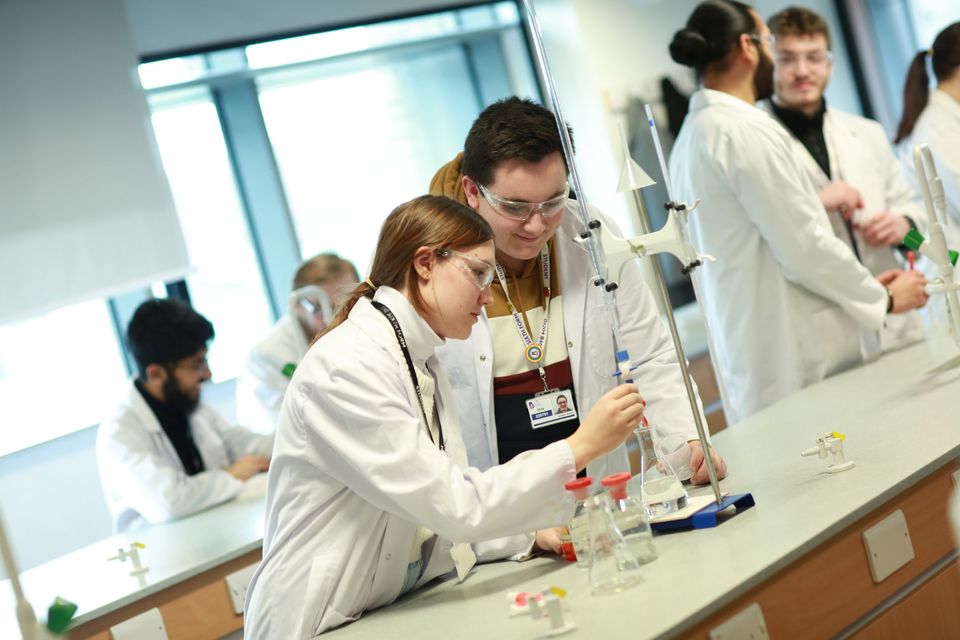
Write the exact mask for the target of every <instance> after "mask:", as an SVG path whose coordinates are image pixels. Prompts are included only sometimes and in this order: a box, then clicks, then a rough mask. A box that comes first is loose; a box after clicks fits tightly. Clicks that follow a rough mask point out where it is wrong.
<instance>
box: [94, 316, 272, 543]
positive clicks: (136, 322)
mask: <svg viewBox="0 0 960 640" xmlns="http://www.w3.org/2000/svg"><path fill="white" fill-rule="evenodd" d="M211 340H213V325H211V324H210V322H209V321H208V320H207V319H206V318H204V317H203V316H202V315H200V314H199V313H197V312H196V311H194V310H193V309H192V308H191V307H190V305H189V304H187V303H186V302H184V301H181V300H172V299H159V300H148V301H146V302H144V303H143V304H142V305H140V306H139V307H138V308H137V310H136V311H135V312H134V314H133V318H132V319H131V320H130V324H129V326H128V327H127V344H128V346H129V347H130V351H131V352H132V353H133V357H134V360H136V362H137V369H138V373H137V376H136V378H135V379H134V380H132V381H131V382H130V386H129V387H128V388H127V391H126V395H125V396H124V398H123V400H122V401H121V402H120V404H119V407H118V408H117V410H116V411H115V412H114V414H113V415H112V416H111V417H110V419H108V420H105V421H104V422H103V423H102V424H101V425H100V427H99V428H98V430H97V465H98V467H99V469H100V483H101V485H102V486H103V494H104V498H105V499H106V502H107V507H108V508H109V509H110V514H111V517H112V519H113V529H114V531H115V532H118V533H119V532H121V531H127V530H130V529H134V528H136V527H139V526H142V525H144V524H146V523H148V522H149V523H153V524H156V523H160V522H166V521H168V520H173V519H175V518H180V517H182V516H186V515H190V514H191V513H195V512H197V511H201V510H203V509H206V508H207V507H211V506H213V505H215V504H219V503H221V502H226V501H227V500H230V499H232V498H234V497H236V496H237V494H239V493H240V492H241V490H243V488H244V482H245V481H246V480H249V479H250V478H251V477H253V476H255V475H257V474H258V473H261V472H263V471H266V470H267V467H268V466H269V464H270V460H269V456H270V452H271V450H272V449H273V435H272V434H271V435H260V434H256V433H253V432H252V431H249V430H247V429H244V428H243V427H237V426H232V425H231V424H230V423H229V422H228V421H227V420H226V418H224V417H223V416H221V415H220V414H219V413H217V411H216V410H215V409H214V408H213V407H211V406H210V405H208V404H206V403H204V402H202V401H201V399H200V394H201V385H202V384H203V383H204V382H206V381H207V380H209V379H210V367H209V366H208V364H207V344H208V343H209V342H210V341H211Z"/></svg>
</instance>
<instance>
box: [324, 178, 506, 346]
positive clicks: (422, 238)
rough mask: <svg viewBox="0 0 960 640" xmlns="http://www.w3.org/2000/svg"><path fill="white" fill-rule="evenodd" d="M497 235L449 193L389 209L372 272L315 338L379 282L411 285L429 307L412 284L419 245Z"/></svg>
mask: <svg viewBox="0 0 960 640" xmlns="http://www.w3.org/2000/svg"><path fill="white" fill-rule="evenodd" d="M490 240H493V229H492V228H490V224H489V223H488V222H487V221H486V220H484V219H483V217H482V216H481V215H480V214H479V213H477V212H476V211H474V210H473V209H471V208H470V207H468V206H466V205H462V204H460V203H459V202H457V201H456V200H452V199H450V198H447V197H446V196H420V197H417V198H414V199H413V200H410V201H409V202H404V203H403V204H401V205H400V206H398V207H397V208H396V209H394V210H393V211H391V212H390V215H388V216H387V219H386V220H384V222H383V227H382V228H381V229H380V238H379V240H378V241H377V250H376V252H375V253H374V255H373V265H372V266H371V267H370V276H369V277H368V278H367V279H366V280H364V281H363V282H361V283H359V284H358V285H357V286H356V287H355V288H354V290H353V291H352V292H351V293H350V295H349V296H347V299H346V300H344V301H343V304H341V305H340V308H339V309H338V310H337V313H336V315H335V316H334V317H333V320H331V321H330V324H329V325H327V327H326V328H325V329H324V330H323V331H321V332H320V333H319V334H318V335H317V337H316V338H315V339H314V342H316V341H317V340H319V339H320V338H322V337H323V336H324V335H326V334H327V333H328V332H330V331H332V330H333V329H334V328H335V327H337V326H339V325H340V324H341V323H342V322H343V321H344V320H346V319H347V316H349V315H350V311H351V310H352V309H353V306H354V305H355V304H357V301H358V300H360V298H372V297H373V294H374V293H375V292H376V290H377V288H378V287H381V286H387V287H393V288H394V289H403V288H406V289H407V293H408V294H409V295H410V296H411V298H412V300H411V302H412V303H413V306H414V307H415V308H416V309H417V311H419V312H421V313H422V312H424V311H425V309H426V305H425V304H424V302H423V299H422V298H421V297H420V290H419V289H418V288H417V287H415V286H413V283H414V282H416V277H417V272H416V270H415V268H414V266H413V257H414V255H415V254H416V252H417V250H418V249H420V247H428V248H429V249H432V250H434V251H438V250H440V249H443V248H450V249H464V248H468V247H475V246H476V245H478V244H483V243H484V242H489V241H490Z"/></svg>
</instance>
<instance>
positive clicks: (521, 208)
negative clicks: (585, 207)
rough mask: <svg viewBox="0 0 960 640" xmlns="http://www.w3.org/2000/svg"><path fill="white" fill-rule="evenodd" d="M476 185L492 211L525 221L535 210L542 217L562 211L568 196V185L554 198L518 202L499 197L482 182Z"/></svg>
mask: <svg viewBox="0 0 960 640" xmlns="http://www.w3.org/2000/svg"><path fill="white" fill-rule="evenodd" d="M477 187H479V188H480V193H481V194H483V197H484V199H485V200H486V201H487V203H488V204H489V205H490V206H491V207H493V210H494V211H496V212H497V213H499V214H500V215H502V216H504V217H507V218H510V219H511V220H517V221H518V222H526V221H527V220H528V219H529V218H530V216H532V215H533V214H534V213H537V212H539V213H540V215H542V216H543V217H544V218H549V217H551V216H555V215H557V214H558V213H560V212H561V211H563V206H564V205H565V204H567V200H568V199H569V198H570V186H569V185H568V186H567V188H566V190H565V191H564V192H563V193H562V194H560V195H559V196H557V197H556V198H550V199H549V200H545V201H544V202H519V201H517V200H507V199H506V198H501V197H500V196H498V195H497V194H495V193H492V192H491V191H490V190H489V189H487V188H486V187H485V186H483V185H482V184H477Z"/></svg>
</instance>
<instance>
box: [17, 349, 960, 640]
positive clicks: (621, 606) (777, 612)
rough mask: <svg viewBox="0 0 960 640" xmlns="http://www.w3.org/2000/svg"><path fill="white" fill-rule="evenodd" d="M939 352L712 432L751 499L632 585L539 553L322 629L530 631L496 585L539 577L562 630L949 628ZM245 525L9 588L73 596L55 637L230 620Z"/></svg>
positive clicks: (184, 628) (955, 620)
mask: <svg viewBox="0 0 960 640" xmlns="http://www.w3.org/2000/svg"><path fill="white" fill-rule="evenodd" d="M953 354H956V348H955V347H954V346H953V345H952V344H951V343H948V342H934V343H922V344H917V345H914V346H911V347H909V348H906V349H903V350H901V351H897V352H894V353H889V354H886V355H884V356H882V357H881V358H879V359H878V360H877V361H875V362H872V363H869V364H867V365H865V366H863V367H861V368H858V369H856V370H852V371H849V372H846V373H843V374H840V375H837V376H834V377H832V378H830V379H828V380H826V381H823V382H821V383H819V384H816V385H814V386H812V387H809V388H807V389H805V390H803V391H802V392H800V393H797V394H795V395H793V396H791V397H789V398H787V399H786V400H784V401H782V402H780V403H778V404H777V405H775V406H773V407H770V408H768V409H767V410H765V411H763V412H761V413H759V414H757V415H755V416H753V417H751V418H750V419H748V420H746V421H744V422H742V423H740V424H738V425H735V426H734V427H732V428H729V429H726V430H725V431H723V432H722V433H720V434H718V435H717V436H715V437H714V438H713V442H714V444H715V446H716V447H717V449H718V450H719V451H720V452H721V453H722V454H723V456H724V457H725V459H726V460H727V464H728V467H729V469H730V475H729V477H728V478H727V479H726V480H724V481H723V482H722V483H721V486H722V488H723V490H724V491H729V492H731V493H740V492H745V491H749V492H751V493H752V494H753V496H754V497H755V499H756V503H757V504H756V507H754V508H751V509H747V510H745V511H743V512H741V513H738V514H737V515H735V516H733V517H730V518H729V519H727V520H726V521H725V522H723V523H722V524H721V525H720V526H718V527H716V528H714V529H704V530H697V531H684V532H680V533H671V534H664V535H659V536H657V538H656V545H657V549H658V551H659V554H660V557H659V558H658V559H657V560H656V561H654V562H652V563H650V564H648V565H644V566H643V574H644V582H643V583H642V584H640V585H638V586H636V587H633V588H632V589H629V590H627V591H624V592H621V593H617V594H612V595H604V596H599V595H597V596H595V595H591V594H590V589H589V583H588V579H587V574H586V572H585V571H584V570H581V569H578V568H577V567H576V566H574V565H572V564H568V563H565V562H563V561H561V560H558V559H555V558H536V559H534V560H531V561H528V562H524V563H510V562H502V563H493V564H488V565H481V566H478V567H476V568H475V569H474V571H473V574H472V575H471V576H470V577H469V578H468V579H467V580H466V581H465V582H464V583H462V584H459V585H458V584H456V583H455V581H452V580H448V581H445V582H441V583H438V584H435V585H433V586H430V587H428V588H425V589H421V590H419V591H416V592H413V593H411V594H408V595H407V596H405V597H404V598H401V599H400V600H399V601H397V602H396V603H394V604H393V605H391V606H389V607H385V608H383V609H380V610H377V611H372V612H367V613H365V614H364V615H363V616H362V617H361V618H360V620H358V621H357V622H354V623H352V624H350V625H347V626H345V627H342V628H340V629H337V630H334V631H332V632H330V634H329V637H330V638H331V639H332V640H349V639H350V638H408V637H410V638H412V637H416V638H418V639H420V640H423V639H429V638H443V639H444V640H448V639H449V638H480V637H484V638H533V637H537V636H538V635H541V634H543V633H544V632H545V631H546V630H547V628H548V624H547V621H546V620H544V619H540V620H532V619H528V618H526V617H519V618H517V617H514V618H509V617H508V615H507V611H508V607H507V600H506V594H507V593H508V592H510V591H519V590H535V589H539V588H541V587H542V586H544V585H551V586H558V587H561V588H562V589H564V590H566V592H567V597H566V601H567V603H568V606H569V611H568V613H567V615H568V616H569V617H570V619H572V620H573V621H574V622H575V623H576V625H577V629H576V630H575V631H573V632H572V633H570V634H568V635H566V636H562V637H584V638H597V637H605V638H621V637H622V638H631V640H636V639H639V638H674V637H682V638H687V637H689V638H707V637H709V634H710V632H711V630H715V629H717V628H719V627H720V626H721V625H723V624H724V623H727V624H734V625H737V624H739V625H741V626H740V629H741V630H742V631H744V632H747V631H749V630H756V629H758V628H759V625H760V624H761V623H760V619H761V618H762V621H763V623H762V624H763V625H764V626H765V629H766V636H767V637H771V638H774V639H777V638H797V637H802V638H827V637H838V636H839V637H855V638H861V639H866V638H898V637H906V636H910V637H931V638H932V637H960V607H958V606H957V604H956V603H957V602H960V570H958V565H957V561H956V556H957V542H956V539H955V538H954V535H953V531H952V529H951V527H950V524H949V517H948V502H949V501H950V500H951V499H953V492H954V486H955V482H957V480H956V478H955V476H954V472H955V471H957V470H958V468H960V466H958V463H957V458H958V455H960V369H953V370H952V371H948V372H946V373H943V374H940V375H938V376H930V375H928V374H927V372H928V371H929V370H931V369H932V368H933V367H935V366H937V365H939V364H941V363H942V362H944V361H945V360H948V359H949V358H950V357H951V356H952V355H953ZM830 431H838V432H842V433H844V434H845V435H846V440H845V452H846V455H847V458H848V459H852V460H854V461H855V462H856V466H855V467H854V468H853V469H851V470H849V471H844V472H841V473H836V474H828V473H825V471H826V468H827V464H828V463H829V460H821V459H819V458H816V457H813V458H801V457H800V455H799V454H800V452H801V451H802V450H804V449H807V448H809V447H811V446H812V445H813V443H814V441H815V439H816V438H817V437H818V436H820V435H823V434H824V433H825V432H830ZM695 491H696V492H704V491H707V490H706V489H703V488H700V489H696V490H695ZM898 510H899V511H900V512H901V513H902V516H903V522H905V525H906V530H907V532H908V536H909V540H908V544H909V549H910V550H912V553H913V558H912V559H904V560H901V561H899V562H904V563H903V564H902V566H899V568H897V569H896V570H895V571H893V572H892V573H891V574H890V575H889V576H887V577H885V578H884V579H883V580H881V581H880V582H879V583H875V582H874V579H873V574H872V573H871V568H870V566H871V565H870V562H869V560H868V557H867V551H866V547H865V545H864V536H863V534H864V532H866V531H870V532H871V533H870V534H868V537H870V536H871V535H873V534H875V533H876V532H877V531H879V532H880V534H881V535H880V540H881V541H883V540H886V542H885V543H884V544H885V545H887V546H883V545H881V546H877V547H872V549H876V551H875V552H876V553H877V554H878V558H877V559H875V562H874V564H875V566H881V565H883V564H884V562H885V563H886V564H887V565H888V566H889V565H890V563H891V562H893V563H894V566H897V565H898V561H897V560H896V558H898V557H901V556H902V554H903V549H904V544H903V542H902V541H900V543H899V544H898V542H897V540H895V539H894V540H893V542H892V546H890V540H889V539H890V537H891V535H894V534H895V535H894V537H897V536H900V533H899V532H900V529H898V528H897V527H898V525H897V521H898V520H899V516H898V515H897V514H896V512H897V511H898ZM875 525H880V526H875ZM262 526H263V503H262V499H249V500H240V501H235V502H232V503H229V504H225V505H222V506H220V507H217V508H215V509H211V510H209V511H206V512H203V513H200V514H197V515H195V516H192V517H190V518H186V519H184V520H181V521H177V522H173V523H169V524H166V525H162V526H156V527H151V528H149V529H145V530H143V531H141V532H137V533H136V534H134V535H125V536H115V537H113V538H110V539H107V540H105V541H103V542H101V543H97V544H96V545H92V546H90V547H87V548H85V549H82V550H80V551H77V552H74V553H72V554H69V555H67V556H64V557H63V558H59V559H57V560H54V561H52V562H50V563H47V564H46V565H42V566H40V567H36V568H34V569H31V570H30V571H27V572H25V575H24V576H23V579H24V585H25V589H26V591H27V595H28V597H29V598H30V600H31V601H32V602H33V604H34V606H35V607H36V608H37V609H39V608H40V605H42V606H46V604H48V603H49V602H50V601H51V600H52V598H53V596H55V595H63V596H64V597H66V598H68V599H70V600H73V601H75V602H77V603H78V604H79V605H80V610H79V612H78V618H77V622H76V626H75V627H74V632H73V636H72V637H73V638H86V637H94V638H109V637H110V636H109V631H108V629H109V627H110V626H111V625H113V624H116V623H117V622H119V621H121V620H124V619H125V618H128V617H130V616H132V615H136V614H137V613H140V612H142V611H145V610H147V609H151V608H153V607H159V609H160V612H161V614H162V616H163V620H164V624H165V625H166V628H167V632H168V634H169V637H170V638H215V637H220V636H223V635H226V634H228V633H230V632H231V631H233V630H236V629H239V628H240V627H241V626H242V620H241V617H240V616H239V615H237V614H235V613H234V612H233V608H232V606H231V603H230V598H229V595H228V590H227V586H226V584H225V582H224V577H225V576H226V575H228V574H230V573H232V572H234V571H236V570H238V569H241V568H243V567H246V566H248V565H250V564H252V563H255V562H256V561H257V560H258V559H259V557H260V543H261V537H262ZM884 532H887V534H884ZM889 532H894V533H893V534H890V533H889ZM884 536H886V537H884ZM873 539H876V536H874V538H873ZM134 540H138V541H140V542H143V543H144V544H145V545H146V549H145V550H144V551H143V558H144V564H146V565H148V566H149V567H150V571H149V572H148V573H147V574H146V576H145V578H146V584H145V585H143V586H138V585H137V580H136V579H135V578H132V577H130V576H128V575H127V573H128V571H129V565H127V564H119V563H116V562H110V563H107V562H106V561H105V560H106V558H107V557H110V556H112V555H116V552H117V549H118V548H120V547H126V546H128V545H129V544H130V542H132V541H134ZM891 558H893V560H891ZM2 589H3V592H0V607H2V610H0V637H11V633H10V631H11V630H13V629H15V628H16V627H15V621H14V618H13V605H12V598H11V597H10V596H9V595H7V594H8V593H9V589H8V588H6V587H5V586H4V587H3V588H2ZM731 620H732V622H731ZM727 629H730V627H729V626H728V627H727ZM13 637H16V636H15V634H14V635H13ZM723 637H725V638H730V637H733V638H736V637H738V636H737V635H736V634H733V635H730V632H729V631H728V632H727V635H724V636H723ZM756 637H762V636H760V635H757V636H756Z"/></svg>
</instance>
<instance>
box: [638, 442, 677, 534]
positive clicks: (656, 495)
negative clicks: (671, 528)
mask: <svg viewBox="0 0 960 640" xmlns="http://www.w3.org/2000/svg"><path fill="white" fill-rule="evenodd" d="M635 433H636V435H637V441H638V442H639V443H640V474H639V475H640V482H641V487H642V489H643V505H644V506H645V507H646V509H647V514H648V515H649V516H650V518H657V517H659V516H662V515H666V514H668V513H673V512H674V511H678V510H680V509H683V508H684V507H685V506H687V490H686V489H684V488H683V483H682V482H680V478H679V477H677V473H676V471H674V468H673V466H672V464H671V461H676V459H677V458H678V457H679V456H681V455H682V454H683V453H684V448H686V449H689V446H688V445H687V444H686V442H682V443H681V444H680V445H679V446H677V447H676V449H675V450H671V451H664V450H663V449H662V447H661V446H660V443H659V442H657V441H656V439H655V436H654V435H653V432H652V430H651V429H650V427H649V425H641V426H639V427H637V429H636V431H635ZM664 444H667V445H668V446H670V447H674V446H675V445H674V444H671V443H669V441H668V442H664Z"/></svg>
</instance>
